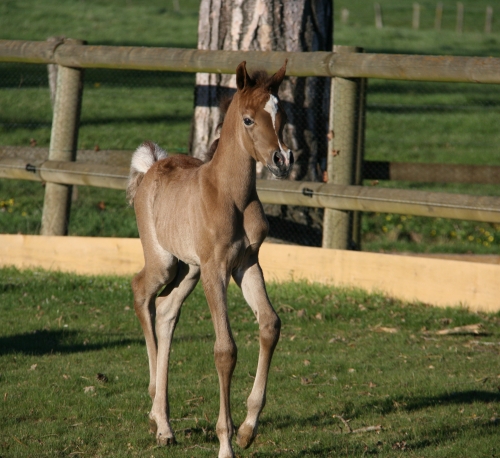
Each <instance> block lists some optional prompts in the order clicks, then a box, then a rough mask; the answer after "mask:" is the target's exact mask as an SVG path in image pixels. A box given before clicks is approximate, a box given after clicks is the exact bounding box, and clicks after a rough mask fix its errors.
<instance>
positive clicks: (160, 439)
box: [149, 418, 177, 447]
mask: <svg viewBox="0 0 500 458" xmlns="http://www.w3.org/2000/svg"><path fill="white" fill-rule="evenodd" d="M149 432H150V433H151V434H155V435H156V443H157V444H158V445H159V446H161V447H164V446H167V445H175V444H176V443H177V442H176V440H175V437H174V435H173V434H171V433H166V434H163V433H161V432H158V425H157V424H156V421H154V420H153V419H152V418H150V419H149Z"/></svg>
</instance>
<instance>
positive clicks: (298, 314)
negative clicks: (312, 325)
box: [297, 309, 306, 318]
mask: <svg viewBox="0 0 500 458" xmlns="http://www.w3.org/2000/svg"><path fill="white" fill-rule="evenodd" d="M305 316H306V309H300V310H299V311H298V312H297V317H298V318H303V317H305Z"/></svg>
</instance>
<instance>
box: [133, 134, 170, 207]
mask: <svg viewBox="0 0 500 458" xmlns="http://www.w3.org/2000/svg"><path fill="white" fill-rule="evenodd" d="M166 157H167V153H166V151H165V150H164V149H162V148H160V147H159V146H158V145H157V144H156V143H153V142H151V141H147V142H144V143H143V144H142V145H141V146H139V148H137V149H136V150H135V152H134V154H133V155H132V163H131V164H130V174H129V177H128V182H127V200H128V202H129V204H130V205H133V203H134V197H135V193H136V192H137V188H138V187H139V185H140V184H141V181H142V178H143V177H144V174H145V173H146V172H147V171H148V170H149V169H150V168H151V166H152V165H153V164H154V163H155V162H156V161H159V160H161V159H165V158H166Z"/></svg>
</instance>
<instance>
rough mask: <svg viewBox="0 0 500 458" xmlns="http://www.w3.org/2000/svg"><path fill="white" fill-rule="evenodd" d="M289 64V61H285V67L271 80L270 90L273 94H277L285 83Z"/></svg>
mask: <svg viewBox="0 0 500 458" xmlns="http://www.w3.org/2000/svg"><path fill="white" fill-rule="evenodd" d="M287 63H288V59H285V63H284V64H283V67H281V68H280V69H279V70H278V71H277V72H276V73H275V74H274V75H273V76H271V79H270V80H269V89H270V91H271V92H273V93H275V94H277V93H278V89H279V88H280V85H281V83H282V82H283V78H284V77H285V73H286V64H287Z"/></svg>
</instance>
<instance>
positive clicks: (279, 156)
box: [273, 151, 285, 167]
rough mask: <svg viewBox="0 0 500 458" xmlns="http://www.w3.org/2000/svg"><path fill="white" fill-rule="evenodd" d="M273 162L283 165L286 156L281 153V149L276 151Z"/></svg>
mask: <svg viewBox="0 0 500 458" xmlns="http://www.w3.org/2000/svg"><path fill="white" fill-rule="evenodd" d="M273 162H274V165H275V166H276V167H282V166H283V164H284V163H285V158H284V157H283V154H281V153H280V152H279V151H275V152H274V154H273Z"/></svg>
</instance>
